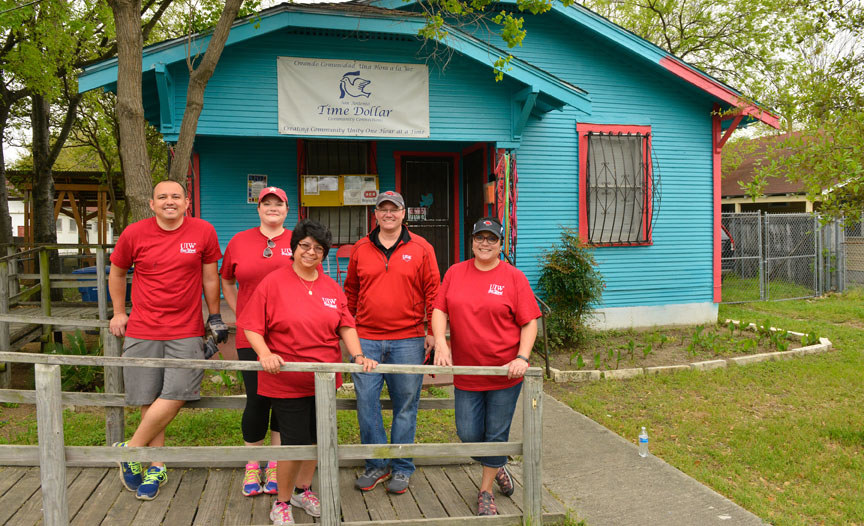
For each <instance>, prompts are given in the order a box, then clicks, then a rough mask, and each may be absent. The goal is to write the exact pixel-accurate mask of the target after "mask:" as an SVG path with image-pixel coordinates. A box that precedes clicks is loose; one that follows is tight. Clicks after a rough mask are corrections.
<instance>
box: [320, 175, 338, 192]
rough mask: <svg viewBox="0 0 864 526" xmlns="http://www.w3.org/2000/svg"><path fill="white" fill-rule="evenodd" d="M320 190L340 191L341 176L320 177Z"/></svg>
mask: <svg viewBox="0 0 864 526" xmlns="http://www.w3.org/2000/svg"><path fill="white" fill-rule="evenodd" d="M318 191H319V192H338V191H339V178H338V177H319V178H318Z"/></svg>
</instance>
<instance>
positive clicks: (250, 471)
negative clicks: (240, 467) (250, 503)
mask: <svg viewBox="0 0 864 526" xmlns="http://www.w3.org/2000/svg"><path fill="white" fill-rule="evenodd" d="M262 491H264V488H262V487H261V467H260V466H259V465H258V464H253V463H251V462H250V463H249V464H246V475H245V476H244V477H243V495H244V496H245V497H253V496H255V495H260V494H261V492H262Z"/></svg>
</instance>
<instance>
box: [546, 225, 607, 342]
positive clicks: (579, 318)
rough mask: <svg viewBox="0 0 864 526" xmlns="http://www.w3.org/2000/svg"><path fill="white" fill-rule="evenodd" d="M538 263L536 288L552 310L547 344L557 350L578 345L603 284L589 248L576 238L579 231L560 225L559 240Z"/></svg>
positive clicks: (599, 296)
mask: <svg viewBox="0 0 864 526" xmlns="http://www.w3.org/2000/svg"><path fill="white" fill-rule="evenodd" d="M541 263H542V264H543V270H542V272H541V274H540V280H539V281H538V288H539V290H540V292H541V294H542V295H543V296H544V297H545V300H546V303H548V304H549V306H550V307H551V309H552V314H550V315H549V316H547V317H546V323H547V327H548V333H549V341H550V344H551V345H552V347H553V348H556V349H561V348H569V347H578V346H579V345H580V344H582V343H583V342H584V341H585V339H586V337H587V334H588V328H587V325H586V323H587V320H588V317H589V316H590V315H591V312H592V311H593V309H594V306H595V305H597V304H598V303H599V302H600V298H601V296H602V295H603V289H604V288H605V287H606V284H605V283H604V282H603V276H601V275H600V273H599V272H597V270H596V268H595V267H596V265H597V263H596V262H595V261H594V255H593V253H592V250H591V249H590V248H589V247H587V246H585V245H583V244H582V242H581V241H579V232H578V231H576V230H574V229H572V228H566V227H562V229H561V243H560V244H558V245H555V246H553V247H552V248H551V249H550V250H547V251H546V252H544V253H543V255H542V256H541Z"/></svg>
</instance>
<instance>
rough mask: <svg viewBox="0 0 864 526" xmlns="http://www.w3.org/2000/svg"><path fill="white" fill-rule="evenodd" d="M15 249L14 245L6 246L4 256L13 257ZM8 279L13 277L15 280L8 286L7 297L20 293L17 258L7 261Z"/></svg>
mask: <svg viewBox="0 0 864 526" xmlns="http://www.w3.org/2000/svg"><path fill="white" fill-rule="evenodd" d="M17 250H18V249H17V248H15V245H7V246H6V255H7V256H14V255H15V253H16V252H17ZM9 277H10V278H11V277H14V278H15V279H13V280H11V284H10V285H9V296H13V295H15V294H18V293H19V292H21V283H20V282H19V281H18V258H17V257H13V258H10V259H9Z"/></svg>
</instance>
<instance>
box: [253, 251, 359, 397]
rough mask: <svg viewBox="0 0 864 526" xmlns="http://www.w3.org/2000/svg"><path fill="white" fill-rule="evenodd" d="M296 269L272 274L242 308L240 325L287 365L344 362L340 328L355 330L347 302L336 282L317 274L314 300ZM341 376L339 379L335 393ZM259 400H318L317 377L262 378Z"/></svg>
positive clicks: (267, 375) (260, 375) (263, 374)
mask: <svg viewBox="0 0 864 526" xmlns="http://www.w3.org/2000/svg"><path fill="white" fill-rule="evenodd" d="M308 286H309V283H308V282H302V281H301V280H300V277H299V276H298V275H297V274H296V273H295V272H294V269H293V268H292V267H286V268H280V269H278V270H274V271H273V272H271V273H270V274H268V275H267V276H266V277H265V278H264V279H263V280H261V283H260V284H259V285H258V288H257V289H255V292H254V293H253V294H252V297H251V298H249V303H247V304H246V305H245V307H244V308H243V313H242V314H241V316H240V319H239V320H238V321H237V323H238V325H241V326H243V327H245V328H246V330H249V331H253V332H256V333H258V334H260V335H262V336H264V341H265V342H266V343H267V347H268V348H269V349H270V352H272V353H274V354H277V355H279V356H281V357H282V359H283V360H285V361H286V362H324V363H339V362H341V361H342V350H341V349H340V348H339V332H338V330H339V328H340V327H354V318H353V317H352V316H351V313H349V312H348V301H347V300H346V299H345V293H343V292H342V288H341V287H339V285H338V284H337V283H336V282H335V281H333V279H332V278H330V277H329V276H327V275H326V274H324V273H323V272H320V271H319V272H318V279H316V280H315V282H314V283H313V285H312V294H311V295H310V294H309V289H308V288H307V287H308ZM340 385H342V375H340V374H337V375H336V387H339V386H340ZM258 394H260V395H262V396H269V397H271V398H302V397H306V396H314V395H315V375H314V374H313V373H290V372H285V371H283V372H281V373H279V374H278V375H275V374H270V373H267V372H264V371H259V372H258Z"/></svg>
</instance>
